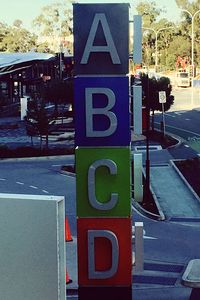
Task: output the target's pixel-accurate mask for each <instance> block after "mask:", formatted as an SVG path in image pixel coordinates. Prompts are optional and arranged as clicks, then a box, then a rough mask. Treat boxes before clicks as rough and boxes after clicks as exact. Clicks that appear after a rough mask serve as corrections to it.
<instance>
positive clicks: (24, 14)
mask: <svg viewBox="0 0 200 300" xmlns="http://www.w3.org/2000/svg"><path fill="white" fill-rule="evenodd" d="M149 1H150V0H149ZM55 2H59V0H0V22H5V23H7V24H8V25H12V24H13V21H14V20H16V19H20V20H22V21H23V26H24V27H26V28H27V29H28V30H30V31H31V29H32V26H31V23H32V21H33V19H34V18H36V17H37V16H38V15H39V14H40V13H41V10H42V7H44V6H46V5H50V4H52V3H55ZM76 2H78V3H108V2H109V3H110V2H113V3H123V2H125V3H127V2H130V3H131V4H132V7H133V8H134V7H136V5H137V3H138V2H140V1H139V0H78V1H76ZM155 2H156V4H157V6H158V7H161V8H166V9H167V14H166V15H163V17H166V18H167V19H169V20H171V21H175V20H178V19H179V16H180V11H179V9H178V7H177V5H176V2H175V0H168V1H166V0H156V1H155ZM135 13H136V12H134V11H133V14H135Z"/></svg>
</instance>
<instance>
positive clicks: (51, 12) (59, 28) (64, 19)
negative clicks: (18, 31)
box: [33, 0, 72, 51]
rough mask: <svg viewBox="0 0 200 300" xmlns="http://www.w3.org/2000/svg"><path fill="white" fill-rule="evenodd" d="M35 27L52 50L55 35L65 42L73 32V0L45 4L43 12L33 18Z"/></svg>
mask: <svg viewBox="0 0 200 300" xmlns="http://www.w3.org/2000/svg"><path fill="white" fill-rule="evenodd" d="M33 27H34V28H35V29H36V30H37V32H39V35H40V36H43V38H44V39H46V42H49V45H48V47H49V48H50V49H51V50H53V47H54V46H53V40H55V37H56V38H58V37H59V38H61V39H62V44H63V41H64V40H65V37H66V36H69V35H71V34H72V1H71V0H67V1H60V2H56V3H53V4H50V5H47V6H44V7H43V8H42V12H41V14H40V15H39V16H37V17H36V18H35V19H34V20H33ZM57 44H58V43H57ZM54 51H55V49H54Z"/></svg>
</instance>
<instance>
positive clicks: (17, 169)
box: [0, 155, 200, 300]
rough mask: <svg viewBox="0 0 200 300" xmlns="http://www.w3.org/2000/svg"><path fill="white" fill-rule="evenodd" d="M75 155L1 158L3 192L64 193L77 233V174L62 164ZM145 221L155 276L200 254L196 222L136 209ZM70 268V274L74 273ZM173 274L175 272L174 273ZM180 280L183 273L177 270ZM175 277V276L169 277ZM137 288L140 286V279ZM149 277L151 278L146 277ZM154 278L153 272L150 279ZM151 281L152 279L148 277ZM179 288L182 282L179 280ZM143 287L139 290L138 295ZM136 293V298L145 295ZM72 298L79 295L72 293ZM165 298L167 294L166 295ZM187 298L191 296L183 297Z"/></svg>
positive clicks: (146, 246)
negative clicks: (67, 171) (163, 268)
mask: <svg viewBox="0 0 200 300" xmlns="http://www.w3.org/2000/svg"><path fill="white" fill-rule="evenodd" d="M73 162H74V156H73V155H72V156H68V157H67V156H65V157H54V158H51V159H22V160H17V161H16V160H4V161H1V162H0V168H1V176H0V192H1V193H23V194H42V195H64V196H65V198H66V201H65V203H66V215H67V216H68V217H69V221H70V226H71V228H70V229H71V233H72V235H73V236H76V212H75V177H73V176H68V175H64V174H61V173H60V172H59V171H60V166H61V165H63V164H67V163H69V164H72V163H73ZM136 221H138V222H143V223H144V229H145V238H144V259H145V261H151V262H158V263H156V264H154V263H152V264H151V271H152V272H154V276H153V278H154V280H158V278H159V280H161V279H163V280H167V279H166V278H165V277H163V278H162V276H161V274H160V273H158V275H156V272H157V271H156V268H157V267H158V265H159V266H162V265H161V264H162V263H171V265H173V264H174V263H176V264H180V265H181V266H182V267H184V266H185V264H186V263H187V262H188V260H189V259H190V258H193V257H197V256H198V255H199V248H200V240H199V235H200V227H199V226H196V224H193V226H191V225H192V224H181V223H173V222H168V221H164V222H163V221H155V220H151V219H148V218H147V217H145V216H143V215H141V214H140V213H138V212H137V211H136V210H133V222H136ZM166 249H167V251H166ZM71 273H72V272H71V269H70V275H71ZM171 274H172V273H171ZM171 274H170V276H172V275H171ZM173 276H174V277H175V279H178V280H180V274H178V273H173ZM169 279H170V280H171V277H170V278H169ZM134 280H135V282H136V283H135V284H136V285H135V288H136V290H137V279H134ZM145 280H147V279H145ZM151 280H152V274H151V276H150V277H149V281H151ZM147 283H148V280H147ZM179 288H181V287H180V282H179ZM137 293H139V295H140V296H139V297H141V293H142V291H141V290H140V291H139V290H137V291H135V294H134V295H137ZM139 297H138V298H137V297H135V299H136V300H137V299H141V298H139ZM68 299H76V297H75V296H70V297H68ZM163 299H164V298H163ZM183 299H187V298H183Z"/></svg>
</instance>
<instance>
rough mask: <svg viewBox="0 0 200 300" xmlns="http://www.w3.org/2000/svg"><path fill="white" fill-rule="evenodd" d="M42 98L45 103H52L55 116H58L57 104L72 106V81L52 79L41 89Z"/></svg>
mask: <svg viewBox="0 0 200 300" xmlns="http://www.w3.org/2000/svg"><path fill="white" fill-rule="evenodd" d="M42 96H43V98H44V100H45V101H46V102H51V103H54V105H55V115H57V114H58V105H59V104H64V106H65V105H66V104H72V106H73V80H72V79H68V80H60V79H54V80H51V81H49V82H47V83H46V85H44V86H43V89H42Z"/></svg>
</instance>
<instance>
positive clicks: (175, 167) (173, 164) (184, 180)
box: [170, 159, 200, 203]
mask: <svg viewBox="0 0 200 300" xmlns="http://www.w3.org/2000/svg"><path fill="white" fill-rule="evenodd" d="M174 161H180V159H173V160H170V164H171V166H172V167H173V168H174V170H175V171H176V172H177V174H178V175H179V176H180V178H181V179H182V180H183V182H184V184H185V185H186V186H187V187H188V189H189V190H190V191H191V193H192V194H193V195H194V197H195V198H196V199H197V200H198V202H199V203H200V198H199V196H198V195H197V193H196V192H195V191H194V190H193V188H192V187H191V185H190V184H189V182H188V181H187V180H186V178H185V177H184V176H183V174H182V173H181V172H180V171H179V169H178V168H177V166H176V165H175V163H174Z"/></svg>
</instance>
